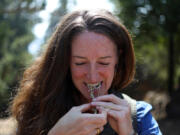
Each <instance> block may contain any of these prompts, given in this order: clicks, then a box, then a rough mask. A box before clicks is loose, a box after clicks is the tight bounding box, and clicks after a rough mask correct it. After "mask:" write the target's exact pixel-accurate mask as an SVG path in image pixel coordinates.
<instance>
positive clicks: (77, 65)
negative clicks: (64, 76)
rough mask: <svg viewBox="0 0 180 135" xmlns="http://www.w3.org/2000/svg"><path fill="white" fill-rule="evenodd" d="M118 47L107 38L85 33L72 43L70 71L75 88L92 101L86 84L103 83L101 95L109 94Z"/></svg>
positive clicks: (97, 34) (101, 35)
mask: <svg viewBox="0 0 180 135" xmlns="http://www.w3.org/2000/svg"><path fill="white" fill-rule="evenodd" d="M117 59H118V58H117V52H116V45H115V44H114V42H113V41H112V40H111V39H110V38H108V37H107V36H105V35H103V34H99V33H94V32H88V31H85V32H83V33H81V34H80V35H78V36H76V37H75V38H74V39H73V41H72V50H71V61H70V69H71V74H72V80H73V83H74V85H75V87H76V88H77V89H78V90H79V91H80V92H81V94H82V95H83V96H84V97H85V98H86V99H87V101H90V94H89V92H88V88H87V86H86V85H85V84H87V83H88V84H95V83H98V82H103V83H102V87H101V88H100V90H99V95H105V94H107V93H108V89H109V88H110V86H111V84H112V80H113V77H114V70H115V65H116V64H117Z"/></svg>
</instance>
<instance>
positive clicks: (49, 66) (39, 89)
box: [12, 10, 135, 135]
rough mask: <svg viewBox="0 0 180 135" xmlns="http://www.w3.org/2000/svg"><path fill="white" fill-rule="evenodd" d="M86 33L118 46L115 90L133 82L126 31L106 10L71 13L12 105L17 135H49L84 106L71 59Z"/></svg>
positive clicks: (26, 76) (28, 73) (28, 72)
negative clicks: (78, 38) (75, 45)
mask: <svg viewBox="0 0 180 135" xmlns="http://www.w3.org/2000/svg"><path fill="white" fill-rule="evenodd" d="M83 31H91V32H96V33H100V34H104V35H106V36H107V37H109V38H110V39H111V40H112V41H113V42H114V43H115V45H116V46H117V52H118V64H117V65H116V75H115V77H114V80H113V83H112V88H115V89H122V88H124V87H125V86H127V85H128V84H129V83H130V82H131V81H132V79H133V77H134V67H135V56H134V50H133V44H132V41H131V37H130V35H129V33H128V31H127V29H126V28H125V27H124V26H123V25H122V24H121V23H120V22H119V21H118V19H117V18H116V17H114V16H113V15H112V14H111V13H110V12H108V11H105V10H97V11H88V10H81V11H75V12H72V13H70V14H68V15H66V16H65V17H64V18H63V19H62V20H61V22H60V24H59V25H58V26H57V28H56V30H55V32H54V33H53V35H52V36H51V38H50V40H49V42H48V44H47V49H46V50H45V51H44V52H43V53H42V55H41V56H40V57H39V58H38V59H37V60H36V61H35V62H34V63H33V64H32V65H31V66H30V67H29V68H27V69H26V71H25V72H24V75H23V79H22V80H21V82H20V87H19V89H18V93H17V95H16V96H15V98H14V100H13V103H12V114H13V116H14V117H15V118H16V119H17V122H18V130H17V135H41V134H42V135H46V134H47V133H48V131H49V130H50V129H51V128H52V127H53V125H54V124H55V123H56V122H57V121H58V120H59V119H60V118H61V117H62V116H63V115H64V114H65V113H66V112H68V111H69V109H70V108H71V107H72V106H76V105H80V104H82V101H81V100H80V99H81V98H80V97H81V96H82V95H81V94H80V92H78V90H77V89H76V88H75V87H74V85H73V83H72V80H71V73H70V56H71V42H72V39H73V38H74V36H76V35H78V34H80V33H82V32H83Z"/></svg>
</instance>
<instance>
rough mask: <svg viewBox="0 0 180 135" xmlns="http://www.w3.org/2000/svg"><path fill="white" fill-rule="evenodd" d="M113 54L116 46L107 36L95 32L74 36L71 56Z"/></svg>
mask: <svg viewBox="0 0 180 135" xmlns="http://www.w3.org/2000/svg"><path fill="white" fill-rule="evenodd" d="M88 52H91V53H93V54H96V53H98V54H100V55H101V54H102V55H103V54H107V55H108V54H109V55H110V54H111V55H112V54H115V53H116V45H115V44H114V42H113V41H112V40H111V39H110V38H109V37H107V36H105V35H103V34H99V33H95V32H88V31H85V32H83V33H80V34H79V35H77V36H75V37H74V39H73V40H72V50H71V53H72V55H78V54H84V55H85V54H87V53H88Z"/></svg>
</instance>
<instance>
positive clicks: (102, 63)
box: [99, 62, 110, 65]
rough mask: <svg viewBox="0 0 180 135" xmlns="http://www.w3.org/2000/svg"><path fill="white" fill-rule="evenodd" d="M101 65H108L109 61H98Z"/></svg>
mask: <svg viewBox="0 0 180 135" xmlns="http://www.w3.org/2000/svg"><path fill="white" fill-rule="evenodd" d="M99 64H101V65H109V64H110V63H104V62H99Z"/></svg>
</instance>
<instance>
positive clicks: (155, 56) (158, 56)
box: [111, 0, 180, 93]
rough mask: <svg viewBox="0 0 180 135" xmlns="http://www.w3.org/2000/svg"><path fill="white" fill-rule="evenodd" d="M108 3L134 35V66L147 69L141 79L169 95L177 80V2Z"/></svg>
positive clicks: (118, 0)
mask: <svg viewBox="0 0 180 135" xmlns="http://www.w3.org/2000/svg"><path fill="white" fill-rule="evenodd" d="M111 2H113V3H114V4H115V6H116V9H115V13H116V14H117V15H118V16H119V18H120V20H121V21H122V22H123V24H124V25H125V26H126V27H127V28H128V29H129V30H130V31H131V34H132V35H133V42H134V45H135V51H136V58H137V65H138V66H141V65H143V66H144V68H146V69H144V70H143V71H142V72H143V73H142V76H143V75H145V76H146V79H149V81H151V82H152V83H153V84H154V85H159V88H163V89H168V90H169V92H170V93H171V92H172V91H173V89H174V86H175V85H177V80H178V76H180V53H179V52H180V46H179V40H180V8H179V7H180V1H179V0H111ZM138 66H137V67H138ZM137 70H142V68H141V69H137ZM139 77H140V78H141V76H139Z"/></svg>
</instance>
